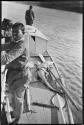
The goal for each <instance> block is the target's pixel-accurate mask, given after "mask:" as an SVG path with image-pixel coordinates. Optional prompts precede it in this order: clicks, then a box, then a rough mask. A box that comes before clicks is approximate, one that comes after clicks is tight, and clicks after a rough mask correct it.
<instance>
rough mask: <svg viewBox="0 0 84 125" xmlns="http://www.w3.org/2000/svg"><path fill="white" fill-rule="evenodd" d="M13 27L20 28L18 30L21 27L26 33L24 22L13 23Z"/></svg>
mask: <svg viewBox="0 0 84 125" xmlns="http://www.w3.org/2000/svg"><path fill="white" fill-rule="evenodd" d="M12 29H18V30H19V29H20V30H21V31H22V33H23V34H24V33H25V27H24V25H23V24H22V23H19V22H17V23H15V24H13V27H12Z"/></svg>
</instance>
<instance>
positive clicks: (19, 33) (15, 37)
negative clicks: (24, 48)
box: [12, 29, 23, 41]
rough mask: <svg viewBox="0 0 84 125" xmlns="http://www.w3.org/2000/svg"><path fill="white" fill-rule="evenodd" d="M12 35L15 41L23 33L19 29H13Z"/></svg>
mask: <svg viewBox="0 0 84 125" xmlns="http://www.w3.org/2000/svg"><path fill="white" fill-rule="evenodd" d="M12 35H13V38H14V40H15V41H17V40H20V39H21V38H22V37H23V33H22V31H21V30H20V29H13V31H12Z"/></svg>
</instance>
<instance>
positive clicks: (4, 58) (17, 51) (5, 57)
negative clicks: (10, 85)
mask: <svg viewBox="0 0 84 125" xmlns="http://www.w3.org/2000/svg"><path fill="white" fill-rule="evenodd" d="M23 51H24V43H23V42H22V41H21V42H19V43H18V44H16V45H15V46H14V48H13V49H12V50H11V51H9V52H8V53H4V54H1V65H5V64H9V63H10V62H12V61H13V60H14V59H16V58H18V57H19V56H20V55H21V54H22V53H23Z"/></svg>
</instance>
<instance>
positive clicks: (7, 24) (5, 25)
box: [1, 18, 13, 30]
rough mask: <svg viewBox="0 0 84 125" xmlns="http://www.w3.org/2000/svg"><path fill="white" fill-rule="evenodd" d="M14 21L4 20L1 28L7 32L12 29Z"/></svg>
mask: <svg viewBox="0 0 84 125" xmlns="http://www.w3.org/2000/svg"><path fill="white" fill-rule="evenodd" d="M12 25H13V23H12V21H11V20H10V19H7V18H4V19H3V21H2V22H1V26H2V29H3V30H7V29H9V28H12Z"/></svg>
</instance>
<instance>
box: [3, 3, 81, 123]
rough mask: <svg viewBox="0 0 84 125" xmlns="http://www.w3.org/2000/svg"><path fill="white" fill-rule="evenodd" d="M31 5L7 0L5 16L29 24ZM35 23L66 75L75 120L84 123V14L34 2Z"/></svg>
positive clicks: (4, 6)
mask: <svg viewBox="0 0 84 125" xmlns="http://www.w3.org/2000/svg"><path fill="white" fill-rule="evenodd" d="M28 8H29V6H28V5H23V4H16V3H15V2H4V1H3V4H2V18H4V17H5V18H10V19H12V20H13V22H16V21H18V22H19V21H20V22H22V23H24V24H25V19H24V17H25V11H26V9H28ZM34 12H35V21H34V24H33V25H34V26H35V27H37V28H38V29H39V30H40V31H42V32H43V33H44V34H45V35H46V36H47V38H48V39H49V42H48V51H49V52H50V53H51V55H52V57H53V58H54V61H55V63H56V64H57V66H58V69H59V71H60V73H61V74H62V75H63V77H64V80H65V83H66V86H67V89H68V91H69V92H70V93H71V95H72V97H73V99H74V100H75V101H76V103H77V105H78V107H79V111H77V110H76V109H75V107H74V106H72V105H71V108H72V111H73V114H74V120H75V123H82V14H79V13H75V12H68V11H63V10H62V11H61V10H56V9H48V8H42V7H37V6H34Z"/></svg>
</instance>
